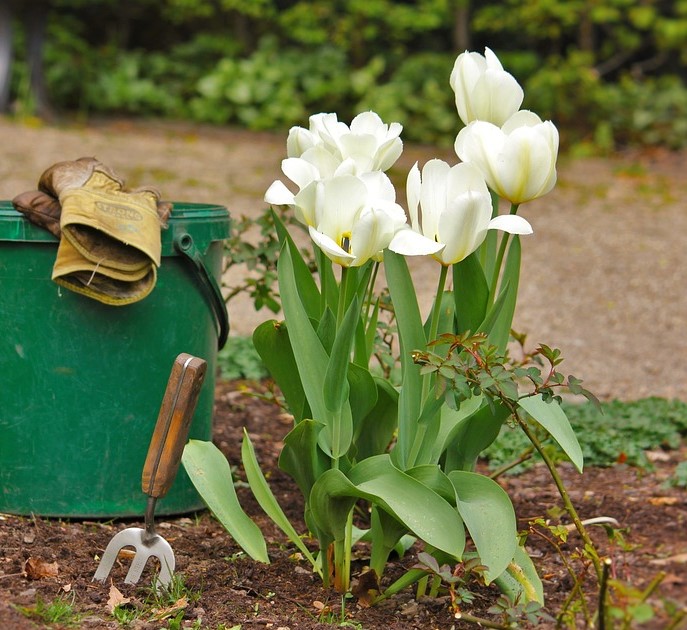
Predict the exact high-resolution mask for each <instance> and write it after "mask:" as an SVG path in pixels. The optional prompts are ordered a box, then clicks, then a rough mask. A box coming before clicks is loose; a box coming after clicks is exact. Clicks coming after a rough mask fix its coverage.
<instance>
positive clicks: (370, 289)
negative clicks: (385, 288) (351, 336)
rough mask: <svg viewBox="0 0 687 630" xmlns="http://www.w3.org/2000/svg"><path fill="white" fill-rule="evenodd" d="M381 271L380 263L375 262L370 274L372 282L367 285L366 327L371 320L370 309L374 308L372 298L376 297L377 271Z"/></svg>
mask: <svg viewBox="0 0 687 630" xmlns="http://www.w3.org/2000/svg"><path fill="white" fill-rule="evenodd" d="M378 272H379V263H378V262H375V264H374V267H372V275H371V276H370V283H369V285H368V287H367V296H366V297H365V328H367V325H368V323H369V322H370V309H371V308H372V298H373V297H374V290H375V284H376V282H377V273H378Z"/></svg>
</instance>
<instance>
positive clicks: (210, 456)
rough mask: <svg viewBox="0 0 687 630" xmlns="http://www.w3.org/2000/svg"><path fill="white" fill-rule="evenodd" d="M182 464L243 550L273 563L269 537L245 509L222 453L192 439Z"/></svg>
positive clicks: (251, 555)
mask: <svg viewBox="0 0 687 630" xmlns="http://www.w3.org/2000/svg"><path fill="white" fill-rule="evenodd" d="M181 461H182V463H183V465H184V469H185V470H186V473H187V474H188V476H189V478H190V479H191V481H192V482H193V485H194V486H195V488H196V490H197V491H198V494H199V495H200V496H201V498H202V499H203V501H204V502H205V504H206V505H207V506H208V508H209V509H210V510H211V511H212V513H213V514H214V515H215V517H216V518H217V520H218V521H219V522H220V523H221V524H222V525H223V526H224V528H225V529H226V530H227V531H228V532H229V533H230V534H231V536H232V537H233V538H234V540H235V541H236V542H237V544H238V545H239V546H240V547H241V549H243V550H244V551H245V552H246V553H247V554H248V555H249V556H250V557H251V558H253V559H254V560H257V561H258V562H265V563H267V564H269V561H270V559H269V557H268V555H267V545H266V544H265V538H264V537H263V535H262V532H261V531H260V528H259V527H258V526H257V525H256V524H255V523H254V522H253V521H252V520H251V519H250V518H249V517H248V515H247V514H246V513H245V512H244V511H243V509H242V508H241V505H240V504H239V500H238V497H237V496H236V490H235V489H234V482H233V480H232V477H231V468H230V467H229V462H227V460H226V458H225V457H224V455H222V452H221V451H220V450H219V449H218V448H217V447H216V446H215V445H214V444H213V443H212V442H204V441H202V440H190V441H189V442H188V444H186V446H185V448H184V452H183V454H182V456H181Z"/></svg>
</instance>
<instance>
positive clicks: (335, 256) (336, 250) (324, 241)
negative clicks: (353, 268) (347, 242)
mask: <svg viewBox="0 0 687 630" xmlns="http://www.w3.org/2000/svg"><path fill="white" fill-rule="evenodd" d="M308 231H309V232H310V238H311V239H312V240H313V242H314V243H315V245H317V246H318V247H319V248H320V249H321V250H322V251H323V252H324V253H325V255H326V256H327V257H328V258H330V259H331V260H333V261H334V262H335V263H337V264H339V265H342V266H344V267H348V266H350V264H351V262H353V260H355V256H353V255H352V254H349V253H348V252H347V251H345V250H344V249H342V248H341V247H340V246H339V245H337V244H336V243H335V242H334V240H332V239H331V238H330V237H329V236H327V235H326V234H323V233H322V232H319V231H318V230H316V229H315V228H314V227H312V226H310V227H309V228H308Z"/></svg>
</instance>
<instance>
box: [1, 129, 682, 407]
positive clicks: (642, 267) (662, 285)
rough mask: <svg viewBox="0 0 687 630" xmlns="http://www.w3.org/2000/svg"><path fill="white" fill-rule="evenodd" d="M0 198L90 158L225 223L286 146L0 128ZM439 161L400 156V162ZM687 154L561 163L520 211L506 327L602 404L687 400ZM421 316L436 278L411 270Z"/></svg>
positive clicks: (256, 204) (258, 203) (190, 133)
mask: <svg viewBox="0 0 687 630" xmlns="http://www.w3.org/2000/svg"><path fill="white" fill-rule="evenodd" d="M0 138H2V159H0V198H2V199H11V198H12V197H13V196H14V195H16V194H17V193H19V192H22V191H24V190H27V189H32V188H34V187H35V184H36V181H37V179H38V177H39V175H40V174H41V172H42V171H43V170H44V169H45V168H47V167H48V166H50V165H51V164H52V163H54V162H56V161H60V160H66V159H74V158H77V157H81V156H85V155H93V156H96V157H97V158H99V159H100V160H102V161H103V162H105V163H107V164H109V165H111V166H112V167H113V168H114V169H115V170H116V171H117V172H119V173H120V174H121V175H122V176H123V177H124V178H125V179H126V180H127V183H128V184H129V185H130V186H137V185H140V184H154V185H156V186H158V187H159V188H160V189H161V190H162V192H163V196H164V197H165V198H167V199H174V200H183V201H196V202H216V203H222V204H224V205H226V206H227V207H228V208H229V210H230V211H231V213H232V214H233V215H234V216H239V215H243V214H246V215H249V216H250V215H254V214H255V213H258V212H260V211H261V210H262V209H263V208H264V203H263V202H262V196H263V193H264V191H265V189H266V188H267V186H268V185H269V184H270V183H271V182H272V181H273V180H274V179H275V178H278V177H279V176H280V170H279V165H280V162H281V159H282V157H283V153H284V142H285V136H283V135H278V136H274V135H270V134H253V133H247V132H243V131H236V130H228V129H215V128H207V127H196V126H192V125H188V124H168V123H157V122H156V123H152V122H130V121H116V122H104V123H89V124H88V125H87V126H62V127H47V126H31V125H25V124H20V123H16V122H13V121H11V120H9V119H7V118H0ZM430 157H443V158H444V159H449V160H453V161H455V158H454V157H452V156H451V154H450V153H447V152H446V151H437V150H434V149H431V148H426V147H424V148H423V147H407V148H406V151H405V153H404V157H403V158H402V161H401V163H400V164H399V170H400V171H401V172H404V171H407V169H408V167H409V166H410V165H411V164H412V163H413V162H414V161H415V160H419V161H420V162H423V161H425V160H426V159H429V158H430ZM686 167H687V154H685V153H683V154H668V153H662V152H654V153H645V154H642V155H641V156H640V155H623V156H617V157H613V158H609V159H598V158H587V159H574V160H573V159H569V158H566V159H563V160H561V161H560V163H559V184H558V186H557V187H556V189H555V190H554V192H552V193H551V194H549V195H548V196H547V197H545V198H543V199H540V200H537V201H535V202H533V203H531V204H528V205H526V206H523V207H522V208H521V211H520V213H521V214H522V215H523V216H525V217H526V218H527V219H528V220H529V221H530V222H531V223H532V226H533V228H534V232H535V233H534V235H533V236H531V237H527V238H526V239H524V240H523V273H522V281H521V293H520V302H519V305H518V310H517V313H516V321H515V327H516V329H517V330H519V331H522V332H526V333H528V339H529V340H531V342H532V344H535V343H539V342H543V343H547V344H548V345H553V346H556V347H559V348H561V350H562V351H563V356H564V357H565V358H566V360H565V362H564V364H563V366H562V370H563V372H565V373H573V374H575V375H576V376H578V377H580V378H583V379H584V381H585V383H586V384H587V386H588V387H589V388H590V389H591V390H592V391H594V392H595V393H596V394H597V395H599V397H601V398H604V399H609V398H621V399H625V400H632V399H636V398H643V397H646V396H651V395H656V396H663V397H668V398H673V397H676V398H680V399H682V400H686V401H687V335H686V334H685V331H686V330H687V237H686V235H687V206H686V204H685V199H686V198H687V195H686V193H687V180H686V179H685V177H684V173H685V172H686ZM415 271H416V273H417V274H418V278H419V279H420V284H421V285H422V286H423V287H425V289H424V291H423V292H422V294H421V299H422V302H423V304H425V305H426V304H428V303H429V300H430V299H431V297H432V295H431V290H432V287H433V286H434V284H435V277H436V266H435V265H434V264H432V262H431V261H424V262H421V263H419V264H416V265H415ZM229 314H230V318H231V320H232V333H233V334H241V335H246V334H250V333H251V332H252V329H253V328H254V326H255V324H256V322H259V321H261V320H262V319H264V318H268V317H271V314H270V313H267V312H266V313H263V312H260V313H258V314H256V313H255V311H254V310H253V307H252V303H250V302H249V301H248V300H242V299H236V300H232V301H231V302H230V304H229Z"/></svg>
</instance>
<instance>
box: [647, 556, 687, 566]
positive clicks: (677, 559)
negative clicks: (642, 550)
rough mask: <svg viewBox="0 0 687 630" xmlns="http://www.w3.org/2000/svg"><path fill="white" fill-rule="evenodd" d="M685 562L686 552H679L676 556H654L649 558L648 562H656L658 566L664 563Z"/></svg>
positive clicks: (686, 558) (686, 560)
mask: <svg viewBox="0 0 687 630" xmlns="http://www.w3.org/2000/svg"><path fill="white" fill-rule="evenodd" d="M686 562H687V553H679V554H677V555H676V556H670V557H669V558H656V559H655V560H650V561H649V564H656V565H658V566H665V565H666V564H685V563H686Z"/></svg>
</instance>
